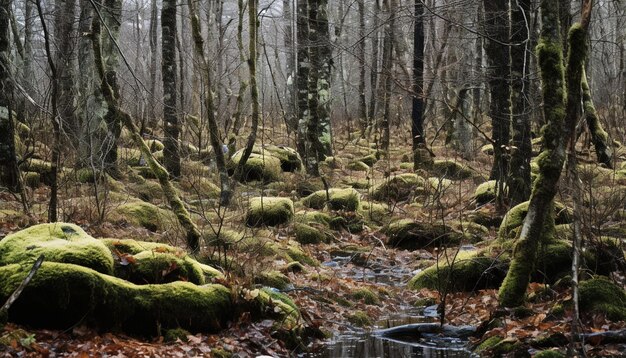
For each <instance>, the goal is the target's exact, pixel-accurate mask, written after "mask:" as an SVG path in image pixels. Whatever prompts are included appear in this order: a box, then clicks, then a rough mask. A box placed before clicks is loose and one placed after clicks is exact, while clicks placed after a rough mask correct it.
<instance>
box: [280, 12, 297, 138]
mask: <svg viewBox="0 0 626 358" xmlns="http://www.w3.org/2000/svg"><path fill="white" fill-rule="evenodd" d="M292 3H293V0H283V22H284V24H285V35H284V36H285V37H284V40H283V41H284V46H285V56H286V61H285V62H286V63H285V65H286V70H287V83H286V85H285V98H286V101H285V107H286V110H285V117H286V121H285V122H286V123H287V130H288V131H289V133H295V134H296V135H297V132H298V115H297V112H298V111H297V108H298V107H297V102H298V99H297V94H296V49H295V46H294V38H293V35H294V32H293V8H292Z"/></svg>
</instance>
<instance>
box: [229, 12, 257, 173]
mask: <svg viewBox="0 0 626 358" xmlns="http://www.w3.org/2000/svg"><path fill="white" fill-rule="evenodd" d="M240 4H241V2H240ZM257 8H258V0H248V27H249V31H250V34H249V39H248V41H249V42H248V52H249V53H248V60H247V61H246V62H247V63H248V70H249V72H250V99H251V100H252V123H251V127H252V128H251V130H250V134H249V135H248V141H247V143H246V147H245V149H244V151H243V154H242V156H241V159H240V160H239V163H237V167H236V168H235V174H234V176H235V178H237V179H239V178H240V177H241V176H242V175H243V168H244V166H245V165H246V162H247V161H248V158H250V154H252V149H253V147H254V142H255V141H256V135H257V129H258V128H259V118H260V117H261V112H260V108H259V87H258V85H257V74H256V66H257V41H258V35H257V34H258V28H259V20H258V18H257ZM239 11H243V8H240V9H239Z"/></svg>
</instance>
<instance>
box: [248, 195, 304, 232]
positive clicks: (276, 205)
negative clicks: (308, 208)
mask: <svg viewBox="0 0 626 358" xmlns="http://www.w3.org/2000/svg"><path fill="white" fill-rule="evenodd" d="M293 215H294V209H293V202H292V201H291V199H289V198H280V197H256V198H251V199H250V203H249V205H248V213H247V215H246V224H247V225H249V226H262V225H268V226H276V225H280V224H284V223H286V222H288V221H290V220H291V219H292V218H293Z"/></svg>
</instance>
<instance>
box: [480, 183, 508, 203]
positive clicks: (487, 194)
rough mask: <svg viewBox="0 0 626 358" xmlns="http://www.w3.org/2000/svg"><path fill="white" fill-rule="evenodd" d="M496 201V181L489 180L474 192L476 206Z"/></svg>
mask: <svg viewBox="0 0 626 358" xmlns="http://www.w3.org/2000/svg"><path fill="white" fill-rule="evenodd" d="M505 190H506V189H505ZM495 199H496V181H495V180H489V181H486V182H484V183H482V184H480V185H479V186H478V187H477V188H476V191H475V192H474V200H476V206H481V205H485V204H487V203H489V202H492V201H494V200H495Z"/></svg>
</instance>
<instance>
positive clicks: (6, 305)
mask: <svg viewBox="0 0 626 358" xmlns="http://www.w3.org/2000/svg"><path fill="white" fill-rule="evenodd" d="M43 259H44V255H41V256H39V258H38V259H37V261H35V264H34V265H33V267H32V268H31V269H30V272H29V273H28V275H26V277H25V278H24V280H23V281H22V283H20V285H19V286H18V287H17V289H16V290H15V291H13V293H12V294H11V296H9V298H8V299H7V301H6V302H5V303H4V305H2V308H0V317H2V316H3V313H5V312H8V311H9V308H10V307H11V305H12V304H13V303H14V302H15V301H17V299H18V298H19V297H20V295H21V294H22V291H24V288H26V286H27V285H28V283H29V282H30V280H32V279H33V277H34V276H35V273H37V270H39V268H40V267H41V264H42V263H43Z"/></svg>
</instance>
